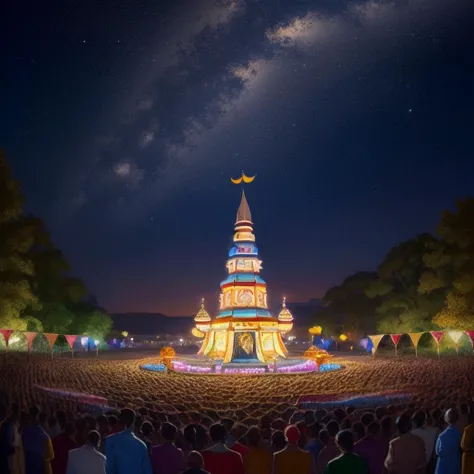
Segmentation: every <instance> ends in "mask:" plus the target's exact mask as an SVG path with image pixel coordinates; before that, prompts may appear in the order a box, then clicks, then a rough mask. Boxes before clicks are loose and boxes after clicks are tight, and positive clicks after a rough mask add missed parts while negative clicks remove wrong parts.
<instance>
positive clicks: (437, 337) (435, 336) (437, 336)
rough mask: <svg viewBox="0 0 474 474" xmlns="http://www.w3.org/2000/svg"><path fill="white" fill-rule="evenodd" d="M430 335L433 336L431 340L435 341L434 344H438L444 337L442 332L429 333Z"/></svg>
mask: <svg viewBox="0 0 474 474" xmlns="http://www.w3.org/2000/svg"><path fill="white" fill-rule="evenodd" d="M430 334H431V335H432V336H433V339H434V340H435V341H436V344H439V341H441V338H442V337H443V336H444V332H443V331H431V332H430Z"/></svg>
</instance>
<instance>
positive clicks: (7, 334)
mask: <svg viewBox="0 0 474 474" xmlns="http://www.w3.org/2000/svg"><path fill="white" fill-rule="evenodd" d="M12 332H13V329H0V333H1V334H3V337H4V338H5V345H6V346H7V347H8V341H9V340H10V336H11V335H12Z"/></svg>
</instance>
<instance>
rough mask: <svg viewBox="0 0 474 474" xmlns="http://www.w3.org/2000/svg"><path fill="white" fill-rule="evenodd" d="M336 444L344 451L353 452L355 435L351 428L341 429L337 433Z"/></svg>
mask: <svg viewBox="0 0 474 474" xmlns="http://www.w3.org/2000/svg"><path fill="white" fill-rule="evenodd" d="M336 444H337V447H338V448H339V449H340V450H341V451H342V452H343V453H351V452H352V450H353V449H354V437H353V435H352V432H351V431H349V430H344V431H339V433H338V434H337V435H336Z"/></svg>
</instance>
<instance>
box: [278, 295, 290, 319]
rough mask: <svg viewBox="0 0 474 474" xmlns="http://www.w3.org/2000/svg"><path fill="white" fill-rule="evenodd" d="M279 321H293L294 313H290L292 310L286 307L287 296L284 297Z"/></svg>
mask: <svg viewBox="0 0 474 474" xmlns="http://www.w3.org/2000/svg"><path fill="white" fill-rule="evenodd" d="M278 321H281V322H285V323H286V322H290V321H293V315H292V314H291V313H290V310H289V309H288V308H287V307H286V297H284V298H283V305H282V308H281V311H280V314H279V315H278Z"/></svg>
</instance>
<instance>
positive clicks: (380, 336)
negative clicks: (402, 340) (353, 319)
mask: <svg viewBox="0 0 474 474" xmlns="http://www.w3.org/2000/svg"><path fill="white" fill-rule="evenodd" d="M369 337H370V340H371V341H372V344H373V345H374V347H373V349H372V354H374V355H375V353H376V352H377V348H378V347H379V344H380V341H381V340H382V339H383V338H384V337H385V334H376V335H375V336H369Z"/></svg>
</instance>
